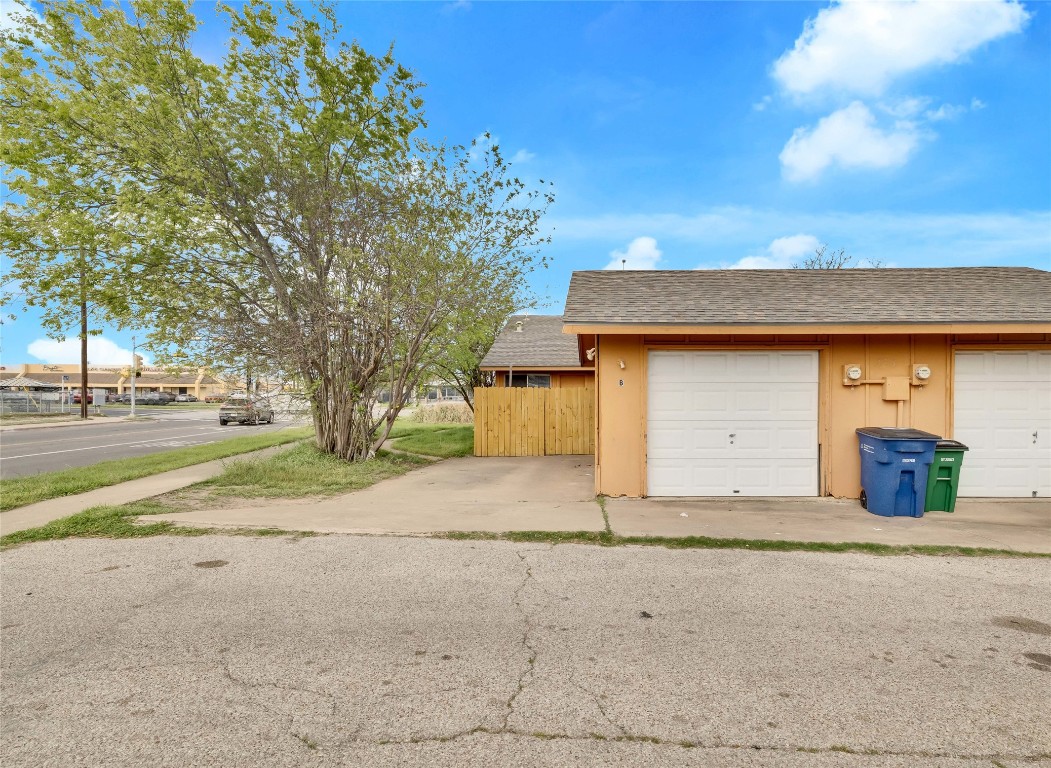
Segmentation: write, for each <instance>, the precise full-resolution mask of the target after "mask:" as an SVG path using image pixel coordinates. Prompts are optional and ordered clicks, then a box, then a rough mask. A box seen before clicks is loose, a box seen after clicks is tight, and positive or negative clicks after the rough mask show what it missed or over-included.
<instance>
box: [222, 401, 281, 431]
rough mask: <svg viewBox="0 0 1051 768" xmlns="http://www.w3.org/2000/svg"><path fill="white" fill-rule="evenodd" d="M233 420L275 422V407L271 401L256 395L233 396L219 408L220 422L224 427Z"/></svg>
mask: <svg viewBox="0 0 1051 768" xmlns="http://www.w3.org/2000/svg"><path fill="white" fill-rule="evenodd" d="M231 421H236V422H239V423H241V424H258V423H260V422H264V423H266V424H273V423H274V409H273V407H272V406H271V405H270V402H269V401H267V400H263V399H260V398H255V397H231V398H230V399H229V400H227V401H226V402H225V403H223V406H222V408H220V409H219V423H220V424H222V425H223V426H224V427H225V426H226V425H227V424H229V423H230V422H231Z"/></svg>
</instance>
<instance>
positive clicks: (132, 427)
mask: <svg viewBox="0 0 1051 768" xmlns="http://www.w3.org/2000/svg"><path fill="white" fill-rule="evenodd" d="M170 421H175V420H174V419H171V420H170ZM184 421H204V419H184ZM160 426H161V425H159V424H156V423H153V424H149V423H142V424H134V423H132V424H126V425H120V424H113V425H110V424H107V425H105V426H104V427H100V428H99V429H103V430H107V431H108V430H111V429H117V430H122V431H125V432H128V433H132V432H141V431H144V430H147V429H151V428H158V427H160ZM199 426H202V427H203V426H204V425H203V424H201V425H199ZM161 428H162V429H170V430H176V429H186V426H185V425H183V424H181V423H180V424H178V425H171V426H169V425H168V424H164V425H163V427H161ZM59 429H61V427H59ZM75 429H80V427H75ZM212 429H214V430H215V431H216V432H218V431H220V430H222V429H223V427H222V426H221V425H220V424H219V422H218V421H216V423H215V426H214V427H212ZM100 437H123V435H122V434H121V433H120V432H116V433H112V432H109V433H108V434H106V433H104V434H101V435H100V434H99V433H98V432H96V433H95V434H93V435H86V436H84V437H53V438H50V439H43V440H19V441H18V442H17V443H16V445H15V447H16V448H22V447H25V446H28V445H47V444H48V443H71V442H75V441H78V440H96V439H98V438H100ZM5 439H6V440H7V441H10V440H11V438H5Z"/></svg>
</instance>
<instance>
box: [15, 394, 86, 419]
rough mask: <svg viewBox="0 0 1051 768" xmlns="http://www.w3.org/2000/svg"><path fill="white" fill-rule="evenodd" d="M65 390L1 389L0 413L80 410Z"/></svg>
mask: <svg viewBox="0 0 1051 768" xmlns="http://www.w3.org/2000/svg"><path fill="white" fill-rule="evenodd" d="M68 400H69V398H68V396H67V395H66V394H65V393H63V392H4V391H0V414H4V415H11V414H35V413H69V411H70V409H73V410H80V406H79V405H78V404H75V403H74V404H72V405H71V404H70V403H69V402H68Z"/></svg>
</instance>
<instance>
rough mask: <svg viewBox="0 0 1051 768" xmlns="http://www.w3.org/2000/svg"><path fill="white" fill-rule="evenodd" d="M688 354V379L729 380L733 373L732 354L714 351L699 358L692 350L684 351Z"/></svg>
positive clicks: (695, 380) (697, 380)
mask: <svg viewBox="0 0 1051 768" xmlns="http://www.w3.org/2000/svg"><path fill="white" fill-rule="evenodd" d="M683 354H685V355H686V359H687V361H686V375H687V377H688V381H692V382H699V381H727V380H728V379H729V378H731V374H732V373H733V370H734V369H733V366H732V365H731V361H730V356H729V355H727V354H724V353H717V352H713V353H711V354H710V355H707V356H705V357H704V358H703V359H702V358H698V357H697V355H695V354H693V353H692V352H684V353H683Z"/></svg>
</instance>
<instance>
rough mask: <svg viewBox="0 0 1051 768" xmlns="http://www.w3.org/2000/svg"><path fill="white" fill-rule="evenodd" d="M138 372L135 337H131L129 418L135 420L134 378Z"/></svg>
mask: <svg viewBox="0 0 1051 768" xmlns="http://www.w3.org/2000/svg"><path fill="white" fill-rule="evenodd" d="M137 374H138V371H137V370H135V337H134V336H132V337H131V414H130V415H131V417H132V418H135V377H136V375H137Z"/></svg>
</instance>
